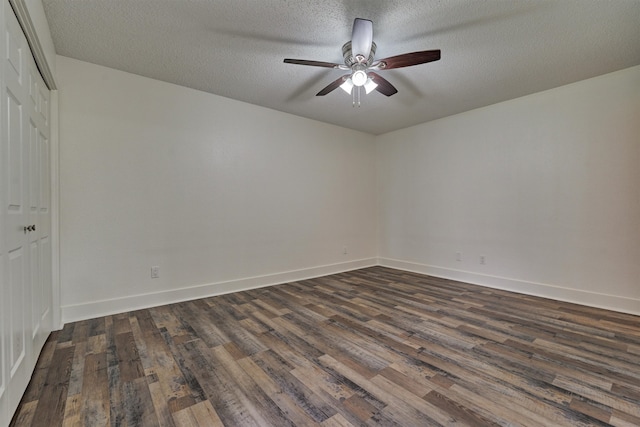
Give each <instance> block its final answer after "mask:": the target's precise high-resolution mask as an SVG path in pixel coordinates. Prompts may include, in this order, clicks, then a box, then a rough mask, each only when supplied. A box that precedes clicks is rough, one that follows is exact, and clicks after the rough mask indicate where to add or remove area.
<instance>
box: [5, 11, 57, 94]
mask: <svg viewBox="0 0 640 427" xmlns="http://www.w3.org/2000/svg"><path fill="white" fill-rule="evenodd" d="M9 4H11V7H12V8H13V11H14V12H15V14H16V17H17V18H18V23H19V24H20V27H22V32H23V33H24V35H25V36H26V37H27V44H29V48H30V49H31V54H32V55H33V59H35V60H36V67H38V70H39V71H40V74H41V75H42V79H43V80H44V83H45V84H46V85H47V87H48V88H49V90H51V91H53V90H56V89H57V88H56V82H55V80H54V78H53V73H52V72H51V68H50V67H49V63H48V62H47V57H46V56H45V54H44V49H42V45H41V44H40V39H39V38H38V34H37V32H36V27H35V25H33V21H32V20H31V15H29V10H28V9H27V4H26V0H9Z"/></svg>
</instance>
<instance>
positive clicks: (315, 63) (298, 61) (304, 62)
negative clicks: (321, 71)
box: [284, 58, 342, 68]
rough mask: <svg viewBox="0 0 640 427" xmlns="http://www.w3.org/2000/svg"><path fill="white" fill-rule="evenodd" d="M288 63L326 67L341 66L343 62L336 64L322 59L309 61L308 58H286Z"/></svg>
mask: <svg viewBox="0 0 640 427" xmlns="http://www.w3.org/2000/svg"><path fill="white" fill-rule="evenodd" d="M284 62H285V63H287V64H298V65H311V66H312V67H326V68H340V67H341V66H342V65H341V64H334V63H332V62H322V61H307V60H306V59H290V58H287V59H285V60H284Z"/></svg>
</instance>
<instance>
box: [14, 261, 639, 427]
mask: <svg viewBox="0 0 640 427" xmlns="http://www.w3.org/2000/svg"><path fill="white" fill-rule="evenodd" d="M452 424H456V425H472V426H480V425H523V426H541V425H542V426H563V425H566V426H581V425H582V426H584V425H609V424H610V425H618V426H631V425H634V426H638V425H640V317H638V316H632V315H627V314H621V313H617V312H612V311H606V310H601V309H596V308H589V307H583V306H579V305H574V304H568V303H563V302H557V301H553V300H548V299H542V298H536V297H530V296H525V295H520V294H515V293H510V292H504V291H500V290H493V289H488V288H483V287H479V286H473V285H468V284H464V283H459V282H453V281H449V280H443V279H436V278H433V277H428V276H423V275H419V274H413V273H407V272H403V271H398V270H392V269H388V268H383V267H372V268H366V269H363V270H358V271H353V272H348V273H342V274H336V275H332V276H327V277H323V278H317V279H312V280H305V281H301V282H294V283H289V284H285V285H279V286H273V287H269V288H262V289H258V290H252V291H245V292H239V293H234V294H228V295H223V296H218V297H212V298H207V299H202V300H196V301H190V302H184V303H180V304H172V305H168V306H162V307H157V308H152V309H148V310H138V311H133V312H130V313H124V314H119V315H114V316H107V317H101V318H97V319H92V320H87V321H82V322H76V323H71V324H67V325H65V327H64V329H63V330H62V331H59V332H56V333H54V334H52V335H51V337H50V339H49V341H48V342H47V344H46V346H45V348H44V350H43V353H42V355H41V357H40V361H39V363H38V366H37V368H36V371H35V372H34V374H33V378H32V380H31V384H30V385H29V388H28V390H27V392H26V394H25V396H24V398H23V401H22V403H21V406H20V408H19V410H18V412H17V413H16V416H15V417H14V420H13V425H16V426H25V425H34V426H40V425H43V426H48V427H53V426H61V425H64V426H76V425H77V426H108V425H111V426H125V425H126V426H222V425H224V426H292V425H296V426H311V425H321V426H351V425H353V426H361V425H376V426H430V425H452Z"/></svg>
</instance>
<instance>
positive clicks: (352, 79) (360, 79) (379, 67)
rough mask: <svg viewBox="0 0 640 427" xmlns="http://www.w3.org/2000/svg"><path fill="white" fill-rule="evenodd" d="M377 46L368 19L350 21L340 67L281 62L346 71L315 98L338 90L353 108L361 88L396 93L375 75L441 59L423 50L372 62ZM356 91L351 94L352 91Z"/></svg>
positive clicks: (383, 79) (395, 90)
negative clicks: (347, 97)
mask: <svg viewBox="0 0 640 427" xmlns="http://www.w3.org/2000/svg"><path fill="white" fill-rule="evenodd" d="M375 53H376V44H375V43H374V41H373V22H371V21H370V20H368V19H361V18H356V19H355V20H354V21H353V31H352V33H351V41H348V42H346V43H345V44H344V45H343V46H342V55H343V57H344V65H343V64H334V63H331V62H322V61H308V60H305V59H290V58H287V59H285V60H284V62H285V63H287V64H299V65H310V66H312V67H326V68H335V69H338V70H344V71H349V74H345V75H343V76H342V77H340V78H338V79H337V80H335V81H333V82H331V83H329V84H328V85H327V86H326V87H325V88H324V89H322V90H321V91H320V92H318V93H317V94H316V96H324V95H326V94H328V93H330V92H332V91H333V90H335V89H336V88H338V87H341V88H342V89H344V90H345V92H347V93H352V94H353V97H354V102H353V103H354V105H355V104H356V92H357V94H358V105H360V100H359V99H360V88H361V87H364V90H365V92H366V93H370V92H371V91H372V90H374V89H375V90H377V91H378V92H380V93H382V94H383V95H386V96H391V95H393V94H395V93H397V92H398V90H397V89H396V88H395V87H394V86H393V85H392V84H391V83H389V81H387V80H386V79H385V78H383V77H381V76H380V75H379V74H378V73H377V71H383V70H391V69H393V68H402V67H410V66H412V65H418V64H424V63H427V62H432V61H437V60H439V59H440V50H439V49H437V50H423V51H419V52H411V53H404V54H402V55H397V56H391V57H389V58H384V59H379V60H377V61H374V55H375ZM354 88H355V89H356V90H353V89H354Z"/></svg>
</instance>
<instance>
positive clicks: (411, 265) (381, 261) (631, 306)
mask: <svg viewBox="0 0 640 427" xmlns="http://www.w3.org/2000/svg"><path fill="white" fill-rule="evenodd" d="M378 265H380V266H383V267H390V268H395V269H398V270H405V271H411V272H414V273H421V274H426V275H429V276H435V277H440V278H443V279H450V280H457V281H460V282H465V283H471V284H474V285H480V286H486V287H489V288H495V289H502V290H506V291H512V292H518V293H521V294H526V295H533V296H538V297H544V298H551V299H555V300H558V301H565V302H570V303H575V304H581V305H586V306H589V307H597V308H604V309H607V310H614V311H619V312H622V313H629V314H635V315H640V300H639V299H635V298H626V297H620V296H616V295H608V294H601V293H597V292H589V291H583V290H580V289H573V288H566V287H562V286H556V285H550V284H545V283H534V282H526V281H523V280H517V279H510V278H505V277H498V276H490V275H485V274H479V273H473V272H469V271H462V270H455V269H449V268H443V267H437V266H433V265H426V264H420V263H416V262H411V261H402V260H397V259H391V258H378Z"/></svg>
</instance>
